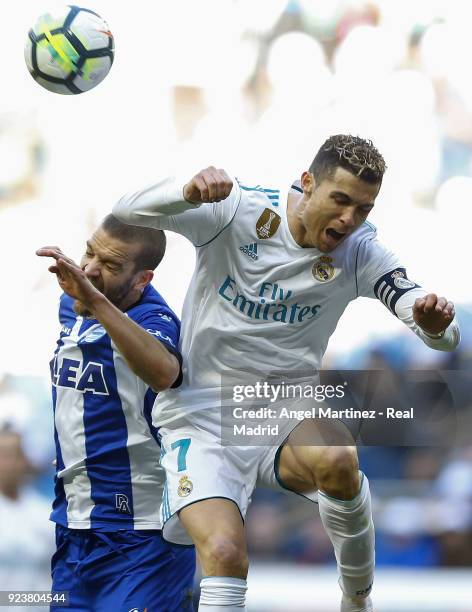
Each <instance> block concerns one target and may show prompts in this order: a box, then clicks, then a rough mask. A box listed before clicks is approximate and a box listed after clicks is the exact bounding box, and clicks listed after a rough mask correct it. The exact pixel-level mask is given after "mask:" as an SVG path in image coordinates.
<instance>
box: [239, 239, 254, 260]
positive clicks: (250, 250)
mask: <svg viewBox="0 0 472 612" xmlns="http://www.w3.org/2000/svg"><path fill="white" fill-rule="evenodd" d="M239 250H240V251H242V252H243V253H244V254H245V255H247V256H248V257H250V258H251V259H254V261H257V244H256V243H255V242H253V243H252V244H245V245H243V246H240V247H239Z"/></svg>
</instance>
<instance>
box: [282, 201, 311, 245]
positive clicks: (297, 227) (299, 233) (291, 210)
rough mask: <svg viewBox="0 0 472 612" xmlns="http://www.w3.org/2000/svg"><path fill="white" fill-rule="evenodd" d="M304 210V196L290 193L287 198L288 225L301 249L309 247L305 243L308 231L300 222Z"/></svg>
mask: <svg viewBox="0 0 472 612" xmlns="http://www.w3.org/2000/svg"><path fill="white" fill-rule="evenodd" d="M302 209H303V195H300V194H296V193H289V194H288V196H287V223H288V229H289V231H290V233H291V234H292V238H293V239H294V240H295V242H296V243H297V244H298V245H299V246H301V247H308V246H309V245H307V244H306V243H305V238H306V230H305V228H304V227H303V223H302V222H301V221H300V212H301V210H302Z"/></svg>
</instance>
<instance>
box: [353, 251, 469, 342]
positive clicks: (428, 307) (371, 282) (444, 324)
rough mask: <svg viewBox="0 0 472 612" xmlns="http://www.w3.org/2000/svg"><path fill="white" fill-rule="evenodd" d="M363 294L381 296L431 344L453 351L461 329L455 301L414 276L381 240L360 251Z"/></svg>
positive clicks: (391, 309)
mask: <svg viewBox="0 0 472 612" xmlns="http://www.w3.org/2000/svg"><path fill="white" fill-rule="evenodd" d="M357 274H358V287H359V295H363V296H365V297H372V298H377V299H379V300H380V301H381V302H382V303H383V304H384V305H385V306H386V307H387V308H388V309H389V310H390V312H391V313H392V314H394V315H395V316H396V317H398V319H400V321H402V322H403V323H404V324H405V325H407V326H408V327H409V328H410V329H411V330H412V331H413V332H414V333H415V334H416V335H417V336H418V337H419V338H421V340H422V341H423V342H424V343H425V344H426V345H427V346H429V347H430V348H432V349H436V350H439V351H453V350H454V349H455V348H456V347H457V345H458V344H459V342H460V331H459V326H458V324H457V321H456V319H455V310H454V305H453V303H452V302H450V301H449V300H447V299H446V298H444V297H438V296H437V295H436V294H435V293H428V292H427V291H425V289H423V288H422V287H420V286H419V285H418V284H417V283H415V282H414V281H412V280H410V279H409V278H408V276H407V273H406V270H405V268H403V267H402V266H401V264H400V263H399V262H398V260H397V258H396V257H395V256H394V255H393V254H392V253H391V252H390V251H388V250H387V249H386V248H385V247H383V246H382V245H381V244H380V243H379V242H377V240H375V239H373V240H367V241H365V242H364V243H363V244H361V245H360V248H359V253H358V271H357Z"/></svg>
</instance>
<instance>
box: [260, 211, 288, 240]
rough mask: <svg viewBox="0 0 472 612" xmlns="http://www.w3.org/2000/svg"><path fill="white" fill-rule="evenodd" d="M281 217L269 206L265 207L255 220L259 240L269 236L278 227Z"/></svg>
mask: <svg viewBox="0 0 472 612" xmlns="http://www.w3.org/2000/svg"><path fill="white" fill-rule="evenodd" d="M281 220H282V219H281V218H280V216H279V215H278V214H277V213H275V212H274V211H273V210H270V208H265V209H264V212H263V213H262V215H261V216H260V217H259V219H258V220H257V221H256V232H257V235H258V236H259V238H261V240H266V239H267V238H271V237H272V236H273V235H274V234H275V233H276V231H277V230H278V229H279V225H280V221H281Z"/></svg>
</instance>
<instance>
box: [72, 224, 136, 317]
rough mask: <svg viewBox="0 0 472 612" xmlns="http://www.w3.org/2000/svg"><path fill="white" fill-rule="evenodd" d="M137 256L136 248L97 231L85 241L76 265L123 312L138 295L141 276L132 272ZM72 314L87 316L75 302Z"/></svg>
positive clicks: (83, 308) (82, 308)
mask: <svg viewBox="0 0 472 612" xmlns="http://www.w3.org/2000/svg"><path fill="white" fill-rule="evenodd" d="M138 254H139V246H138V245H133V244H129V243H126V242H122V241H121V240H118V239H117V238H114V237H112V236H110V235H109V234H107V233H106V232H105V231H104V230H103V229H102V228H98V229H97V231H96V232H95V233H94V234H93V236H92V237H91V238H90V239H89V240H87V248H86V250H85V253H84V255H83V257H82V260H81V262H80V265H81V268H82V269H83V270H84V272H85V274H86V276H87V278H88V279H89V280H90V282H91V283H92V284H93V285H94V287H96V288H97V289H98V290H99V291H101V293H103V295H105V296H106V297H107V298H108V299H109V300H110V302H111V303H112V304H114V305H115V306H116V307H117V308H120V310H124V309H125V308H127V307H129V306H131V304H133V303H134V302H136V301H137V300H138V299H139V296H140V293H141V289H142V282H141V281H142V276H143V273H142V272H137V271H136V268H135V261H136V257H137V255H138ZM74 310H75V311H76V312H77V313H78V314H80V315H83V316H86V315H88V314H90V313H89V312H88V311H87V309H86V308H85V307H84V306H83V304H82V303H81V302H79V301H78V300H76V302H75V304H74Z"/></svg>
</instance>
